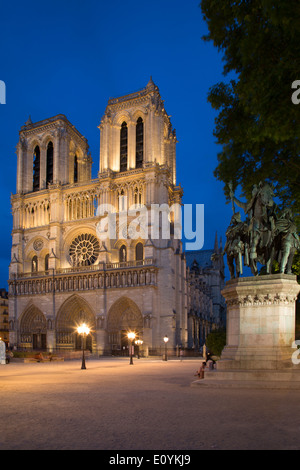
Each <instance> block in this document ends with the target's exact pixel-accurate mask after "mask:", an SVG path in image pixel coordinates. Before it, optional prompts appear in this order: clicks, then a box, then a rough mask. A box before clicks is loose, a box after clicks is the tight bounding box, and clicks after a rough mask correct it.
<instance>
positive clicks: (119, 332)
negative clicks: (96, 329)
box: [107, 297, 143, 355]
mask: <svg viewBox="0 0 300 470" xmlns="http://www.w3.org/2000/svg"><path fill="white" fill-rule="evenodd" d="M107 331H108V342H109V348H110V349H111V352H112V353H113V354H117V355H127V354H128V350H129V342H128V336H127V335H128V333H129V332H134V333H135V335H136V339H141V338H142V336H143V316H142V314H141V312H140V309H139V308H138V306H137V305H136V303H135V302H133V301H132V300H131V299H128V298H127V297H121V298H120V299H119V300H117V301H116V302H115V303H114V304H113V305H112V306H111V308H110V310H109V312H108V319H107Z"/></svg>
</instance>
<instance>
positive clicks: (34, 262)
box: [31, 255, 38, 273]
mask: <svg viewBox="0 0 300 470" xmlns="http://www.w3.org/2000/svg"><path fill="white" fill-rule="evenodd" d="M31 272H32V273H37V272H38V259H37V256H36V255H35V256H33V258H32V260H31Z"/></svg>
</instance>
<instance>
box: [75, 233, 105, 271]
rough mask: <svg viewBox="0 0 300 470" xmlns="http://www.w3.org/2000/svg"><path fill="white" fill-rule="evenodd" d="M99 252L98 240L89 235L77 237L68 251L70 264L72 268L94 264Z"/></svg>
mask: <svg viewBox="0 0 300 470" xmlns="http://www.w3.org/2000/svg"><path fill="white" fill-rule="evenodd" d="M99 252H100V245H99V241H98V239H97V238H96V237H95V236H94V235H91V234H90V233H84V234H82V235H78V237H76V238H75V239H74V240H73V241H72V243H71V245H70V250H69V255H70V260H71V264H72V265H73V266H90V265H91V264H94V263H95V261H96V260H97V258H98V255H99Z"/></svg>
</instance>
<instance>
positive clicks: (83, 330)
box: [77, 323, 90, 369]
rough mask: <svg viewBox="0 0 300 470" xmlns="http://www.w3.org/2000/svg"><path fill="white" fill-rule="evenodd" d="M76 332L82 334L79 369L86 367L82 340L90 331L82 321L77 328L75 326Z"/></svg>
mask: <svg viewBox="0 0 300 470" xmlns="http://www.w3.org/2000/svg"><path fill="white" fill-rule="evenodd" d="M77 332H78V333H79V334H80V335H82V362H81V369H86V367H85V357H84V340H85V335H86V336H87V335H88V334H89V332H90V329H89V327H88V326H87V325H86V324H85V323H82V325H80V326H79V327H78V328H77Z"/></svg>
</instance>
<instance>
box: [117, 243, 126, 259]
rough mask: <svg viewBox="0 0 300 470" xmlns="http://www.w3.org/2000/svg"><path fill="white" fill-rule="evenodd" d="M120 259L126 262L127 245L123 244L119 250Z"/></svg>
mask: <svg viewBox="0 0 300 470" xmlns="http://www.w3.org/2000/svg"><path fill="white" fill-rule="evenodd" d="M119 261H120V263H125V262H126V261H127V250H126V246H125V245H122V246H121V248H120V250H119Z"/></svg>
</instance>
